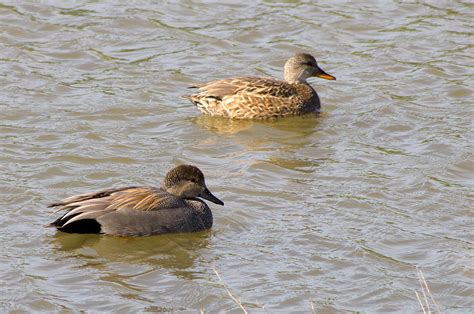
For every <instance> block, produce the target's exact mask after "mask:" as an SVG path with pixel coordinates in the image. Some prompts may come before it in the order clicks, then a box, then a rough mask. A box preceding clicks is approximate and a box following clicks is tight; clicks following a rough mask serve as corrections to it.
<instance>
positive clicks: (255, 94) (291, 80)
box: [183, 53, 336, 119]
mask: <svg viewBox="0 0 474 314" xmlns="http://www.w3.org/2000/svg"><path fill="white" fill-rule="evenodd" d="M309 77H319V78H323V79H326V80H335V79H336V78H335V77H334V76H332V75H329V74H327V73H326V72H324V71H323V70H322V69H321V68H320V67H319V66H318V64H317V62H316V59H315V58H314V57H313V56H312V55H310V54H307V53H300V54H296V55H295V56H293V57H291V58H290V59H289V60H288V61H287V62H286V63H285V69H284V78H285V80H284V81H280V80H276V79H273V78H269V77H250V76H245V77H235V78H228V79H223V80H217V81H212V82H208V83H203V84H195V85H193V86H191V88H197V89H198V92H197V93H196V94H192V95H187V96H183V97H184V98H187V99H189V100H191V102H192V103H194V104H195V105H196V106H197V107H198V109H199V110H200V111H201V112H203V113H204V114H208V115H211V116H221V117H226V118H231V119H270V118H278V117H287V116H296V115H302V114H306V113H310V112H317V111H319V109H320V107H321V103H320V101H319V96H318V94H317V93H316V91H315V90H314V89H313V87H311V85H309V83H308V82H307V81H306V79H308V78H309Z"/></svg>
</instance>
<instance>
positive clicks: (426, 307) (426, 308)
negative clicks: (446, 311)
mask: <svg viewBox="0 0 474 314" xmlns="http://www.w3.org/2000/svg"><path fill="white" fill-rule="evenodd" d="M416 274H417V275H418V280H419V281H420V285H421V292H422V293H423V300H422V298H421V297H420V295H419V294H418V292H416V291H415V294H416V298H417V299H418V302H419V303H420V306H421V309H422V310H423V314H425V313H428V314H431V313H432V312H431V309H430V301H429V300H428V296H429V298H430V300H431V302H432V304H433V305H434V307H435V309H434V310H433V311H434V312H437V313H441V310H440V308H439V306H438V303H436V301H435V299H434V298H433V295H432V294H431V291H430V288H428V283H427V282H426V280H425V276H424V275H423V272H422V271H421V269H419V268H418V266H416Z"/></svg>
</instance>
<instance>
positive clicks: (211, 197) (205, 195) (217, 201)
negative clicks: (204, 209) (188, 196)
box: [199, 189, 224, 205]
mask: <svg viewBox="0 0 474 314" xmlns="http://www.w3.org/2000/svg"><path fill="white" fill-rule="evenodd" d="M199 197H202V198H203V199H205V200H208V201H210V202H213V203H215V204H219V205H224V202H223V201H221V200H220V199H218V198H217V197H215V196H214V195H213V194H212V193H211V191H209V190H208V189H205V190H204V191H203V192H202V193H201V194H199Z"/></svg>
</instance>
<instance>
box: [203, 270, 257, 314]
mask: <svg viewBox="0 0 474 314" xmlns="http://www.w3.org/2000/svg"><path fill="white" fill-rule="evenodd" d="M212 270H214V272H215V273H216V276H217V278H219V281H220V282H221V283H222V285H223V286H224V289H225V290H226V291H227V294H228V295H229V297H230V298H231V299H232V300H233V301H234V302H235V303H236V304H237V305H238V306H239V307H240V308H241V309H242V311H243V312H244V313H245V314H248V312H247V310H246V309H245V308H244V306H243V305H242V301H240V299H237V298H236V297H234V296H233V295H232V293H230V291H229V289H228V288H227V285H226V283H225V282H224V280H222V278H221V276H220V275H219V273H218V272H217V269H216V268H215V267H212Z"/></svg>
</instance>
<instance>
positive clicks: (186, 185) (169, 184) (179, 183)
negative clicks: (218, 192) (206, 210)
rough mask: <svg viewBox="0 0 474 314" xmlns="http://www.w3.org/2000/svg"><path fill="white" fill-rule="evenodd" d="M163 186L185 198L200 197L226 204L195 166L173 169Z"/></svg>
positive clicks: (166, 189) (169, 191)
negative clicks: (212, 190) (208, 185)
mask: <svg viewBox="0 0 474 314" xmlns="http://www.w3.org/2000/svg"><path fill="white" fill-rule="evenodd" d="M162 188H163V189H164V190H165V191H166V192H168V193H171V194H173V195H176V196H179V197H181V198H184V199H192V198H196V197H200V198H203V199H206V200H208V201H211V202H213V203H215V204H219V205H224V202H223V201H221V200H220V199H218V198H217V197H215V196H214V195H213V194H212V193H211V192H210V191H209V189H208V188H207V186H206V183H205V181H204V174H203V173H202V172H201V170H199V168H198V167H195V166H191V165H180V166H178V167H175V168H173V169H171V170H170V171H168V173H167V174H166V176H165V180H164V182H163V184H162Z"/></svg>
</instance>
